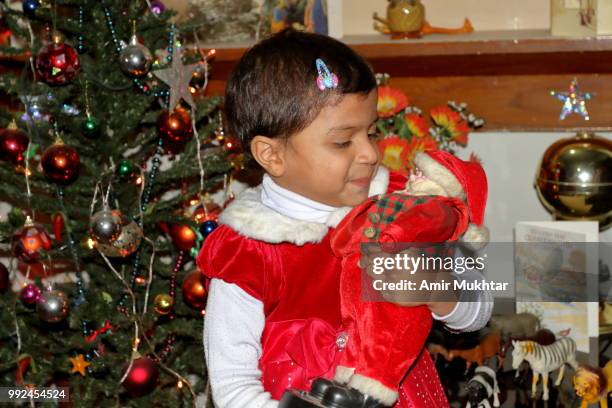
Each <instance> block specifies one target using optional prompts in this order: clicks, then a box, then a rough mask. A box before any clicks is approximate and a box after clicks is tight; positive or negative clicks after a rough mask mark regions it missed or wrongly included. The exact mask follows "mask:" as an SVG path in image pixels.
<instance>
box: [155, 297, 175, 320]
mask: <svg viewBox="0 0 612 408" xmlns="http://www.w3.org/2000/svg"><path fill="white" fill-rule="evenodd" d="M173 308H174V299H172V296H170V295H168V294H166V293H162V294H159V295H157V296H155V311H156V312H157V313H158V314H160V315H162V316H164V315H167V314H169V313H170V312H171V311H172V309H173Z"/></svg>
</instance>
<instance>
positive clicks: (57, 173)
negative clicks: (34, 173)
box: [41, 141, 81, 184]
mask: <svg viewBox="0 0 612 408" xmlns="http://www.w3.org/2000/svg"><path fill="white" fill-rule="evenodd" d="M41 164H42V168H43V171H44V173H45V176H47V178H48V179H50V180H51V181H55V182H56V183H62V184H69V183H71V182H73V181H74V179H76V178H77V176H78V175H79V165H80V164H81V159H80V158H79V154H78V153H77V151H76V150H75V149H74V147H71V146H68V145H67V144H64V142H62V141H58V142H56V143H54V144H53V145H51V146H50V147H48V148H47V150H45V151H44V153H43V155H42V159H41Z"/></svg>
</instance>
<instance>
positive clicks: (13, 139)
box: [0, 121, 30, 166]
mask: <svg viewBox="0 0 612 408" xmlns="http://www.w3.org/2000/svg"><path fill="white" fill-rule="evenodd" d="M28 143H30V140H29V139H28V137H27V136H26V134H25V133H24V132H22V131H21V130H19V129H18V128H17V124H16V123H15V121H13V122H11V124H10V125H9V127H8V128H6V129H3V130H0V160H4V161H7V162H10V163H13V164H14V165H16V166H17V165H20V164H23V162H24V160H25V156H24V155H23V154H24V153H25V151H26V149H27V148H28Z"/></svg>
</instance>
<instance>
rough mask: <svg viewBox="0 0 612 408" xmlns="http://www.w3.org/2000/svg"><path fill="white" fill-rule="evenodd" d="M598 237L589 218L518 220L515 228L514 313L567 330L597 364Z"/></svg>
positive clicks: (558, 330) (554, 329) (595, 225)
mask: <svg viewBox="0 0 612 408" xmlns="http://www.w3.org/2000/svg"><path fill="white" fill-rule="evenodd" d="M598 240H599V228H598V223H597V222H592V221H584V222H583V221H550V222H519V223H517V224H516V226H515V230H514V251H515V253H514V267H515V287H516V312H517V313H523V312H528V313H532V314H534V315H535V316H537V317H538V318H539V319H540V326H541V327H542V328H547V329H549V330H551V331H552V332H553V333H555V334H557V336H559V335H560V334H566V335H568V336H569V337H571V338H572V339H574V341H575V342H576V346H577V350H578V351H580V352H583V353H586V354H588V355H589V362H591V359H592V358H593V357H592V355H594V356H595V357H594V358H595V360H594V362H595V363H597V360H596V357H597V350H593V348H594V346H593V344H597V342H596V341H592V339H593V338H595V339H596V338H597V337H598V335H599V305H598V296H599V292H598V253H597V252H598ZM568 330H569V334H567V333H568Z"/></svg>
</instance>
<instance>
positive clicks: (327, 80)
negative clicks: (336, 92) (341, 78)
mask: <svg viewBox="0 0 612 408" xmlns="http://www.w3.org/2000/svg"><path fill="white" fill-rule="evenodd" d="M315 62H316V64H317V72H318V73H319V76H317V86H318V87H319V89H320V90H322V91H324V90H325V89H327V88H330V89H333V88H337V87H338V77H337V76H336V74H334V73H333V72H331V71H330V70H329V68H327V65H325V63H324V62H323V60H322V59H321V58H317V60H316V61H315Z"/></svg>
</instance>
